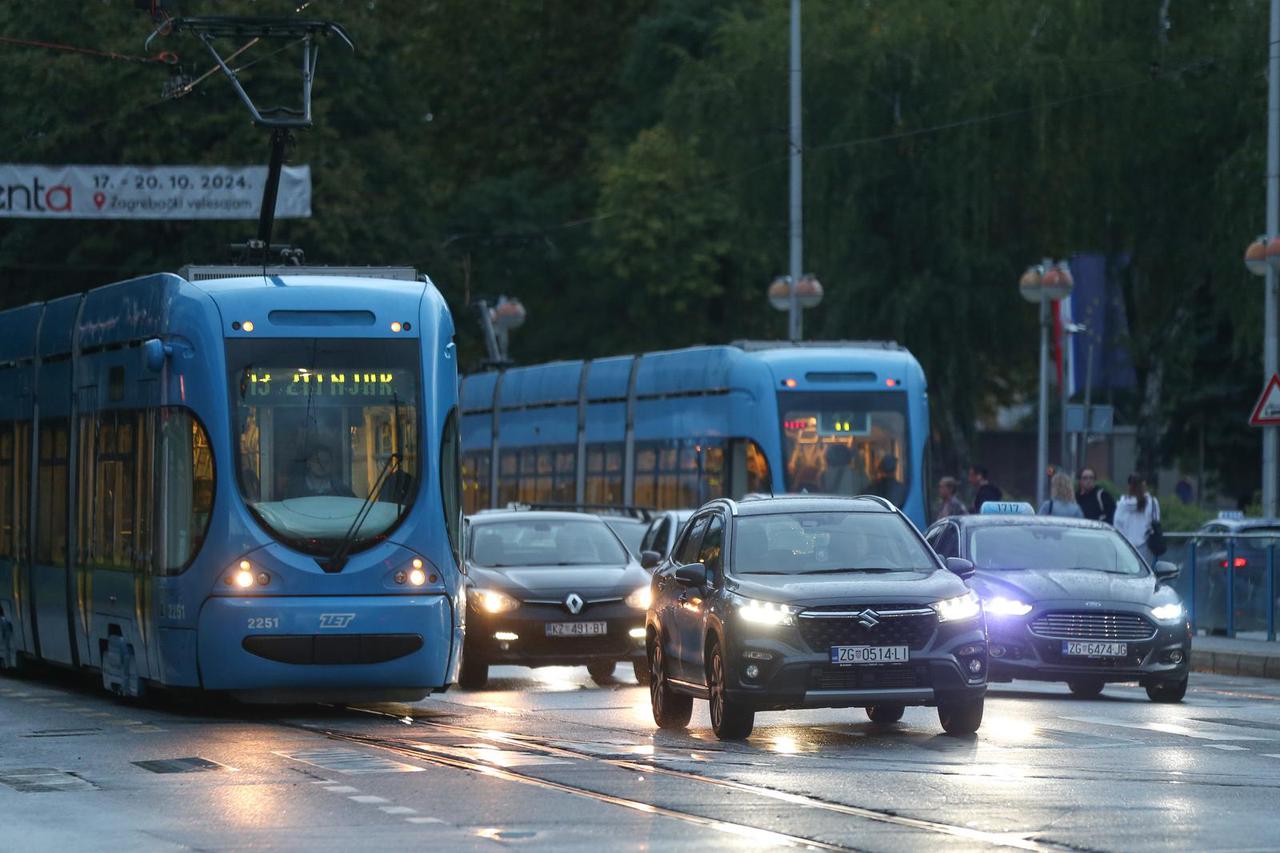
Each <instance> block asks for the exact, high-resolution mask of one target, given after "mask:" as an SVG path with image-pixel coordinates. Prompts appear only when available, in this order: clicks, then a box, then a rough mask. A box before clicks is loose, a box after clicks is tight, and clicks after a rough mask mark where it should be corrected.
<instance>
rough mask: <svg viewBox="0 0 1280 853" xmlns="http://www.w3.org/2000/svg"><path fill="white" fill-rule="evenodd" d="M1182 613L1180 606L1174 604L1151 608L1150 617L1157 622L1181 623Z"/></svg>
mask: <svg viewBox="0 0 1280 853" xmlns="http://www.w3.org/2000/svg"><path fill="white" fill-rule="evenodd" d="M1182 612H1183V611H1182V605H1181V604H1178V603H1176V602H1175V603H1173V604H1161V605H1160V606H1159V607H1153V608H1151V615H1152V616H1154V617H1156V621H1157V622H1181V621H1182Z"/></svg>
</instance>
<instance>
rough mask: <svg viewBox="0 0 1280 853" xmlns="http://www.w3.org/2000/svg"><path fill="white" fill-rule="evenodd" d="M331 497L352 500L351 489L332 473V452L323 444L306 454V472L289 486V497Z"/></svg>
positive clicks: (314, 446)
mask: <svg viewBox="0 0 1280 853" xmlns="http://www.w3.org/2000/svg"><path fill="white" fill-rule="evenodd" d="M323 495H331V496H333V497H339V498H354V497H355V494H354V493H353V492H352V491H351V487H350V486H348V485H347V484H346V483H344V482H342V480H341V479H340V478H339V476H338V475H337V474H336V473H335V472H334V460H333V451H331V450H330V449H329V448H328V447H326V446H325V445H323V444H316V445H312V447H311V449H310V451H309V452H308V453H307V462H306V471H305V473H304V474H303V475H302V476H301V477H295V478H294V480H293V482H292V483H291V484H290V489H289V497H291V498H306V497H316V496H323Z"/></svg>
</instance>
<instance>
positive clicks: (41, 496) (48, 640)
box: [28, 418, 75, 664]
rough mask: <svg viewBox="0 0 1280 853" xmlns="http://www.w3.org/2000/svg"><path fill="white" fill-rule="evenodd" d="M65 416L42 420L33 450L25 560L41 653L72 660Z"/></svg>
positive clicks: (67, 455) (57, 659)
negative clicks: (32, 495) (28, 544)
mask: <svg viewBox="0 0 1280 853" xmlns="http://www.w3.org/2000/svg"><path fill="white" fill-rule="evenodd" d="M68 431H69V430H68V421H67V419H66V418H58V419H52V420H41V422H40V429H39V432H38V433H37V441H36V453H35V471H34V472H33V473H34V480H35V502H34V505H33V506H32V512H31V515H30V518H31V520H32V523H31V533H32V534H34V535H32V536H31V540H32V541H31V544H32V547H31V549H30V552H29V553H30V555H31V557H32V559H31V562H30V563H28V566H29V569H30V572H31V578H32V587H33V589H34V592H35V605H36V631H37V632H38V634H39V637H40V656H41V657H42V658H44V659H45V660H50V661H56V662H58V663H66V664H72V663H74V662H75V660H74V658H73V657H72V651H71V625H72V621H71V616H70V615H69V612H68V609H67V608H68V603H69V592H70V588H71V584H70V578H69V562H68V560H67V515H68V503H67V461H68V459H69V451H68V441H69V436H68Z"/></svg>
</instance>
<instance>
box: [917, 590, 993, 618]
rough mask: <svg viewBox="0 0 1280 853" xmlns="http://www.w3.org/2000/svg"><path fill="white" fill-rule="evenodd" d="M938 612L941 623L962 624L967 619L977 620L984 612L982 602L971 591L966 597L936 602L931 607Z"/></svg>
mask: <svg viewBox="0 0 1280 853" xmlns="http://www.w3.org/2000/svg"><path fill="white" fill-rule="evenodd" d="M929 606H930V607H932V608H933V609H934V610H936V611H938V621H939V622H962V621H964V620H965V619H976V618H977V617H978V614H979V613H981V612H982V601H981V599H979V598H978V594H977V593H976V592H974V591H973V590H969V591H968V592H966V593H965V594H964V595H957V596H956V597H955V598H948V599H945V600H943V601H936V602H934V603H933V604H931V605H929Z"/></svg>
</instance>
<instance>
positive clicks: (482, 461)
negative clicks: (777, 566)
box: [462, 341, 929, 528]
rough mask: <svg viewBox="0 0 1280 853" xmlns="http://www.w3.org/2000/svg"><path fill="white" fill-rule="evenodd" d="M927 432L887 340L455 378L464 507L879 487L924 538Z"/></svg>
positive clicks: (620, 359)
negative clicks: (458, 383)
mask: <svg viewBox="0 0 1280 853" xmlns="http://www.w3.org/2000/svg"><path fill="white" fill-rule="evenodd" d="M928 433H929V408H928V397H927V393H926V386H925V377H924V372H923V371H922V370H921V368H920V364H919V362H917V361H916V359H915V357H914V356H912V355H911V353H910V352H908V351H907V350H906V349H904V348H902V347H900V346H898V345H897V344H894V343H886V342H866V341H860V342H835V341H831V342H814V343H810V344H804V345H799V346H796V345H792V344H787V343H774V342H751V341H743V342H739V343H735V344H733V345H730V346H704V347H693V348H690V349H683V350H675V351H671V352H653V353H645V354H643V355H630V356H617V357H612V358H600V359H595V360H592V361H563V362H553V363H550V364H542V365H537V366H532V367H520V368H510V369H507V370H505V371H500V372H487V373H478V374H474V375H472V376H468V377H467V378H466V379H465V380H464V381H463V385H462V445H463V494H464V500H463V503H464V506H465V508H466V511H467V512H469V513H470V512H474V511H476V510H477V509H481V508H484V507H493V506H504V505H506V504H507V503H510V502H529V503H534V502H536V503H547V502H551V503H556V502H560V503H566V504H569V503H579V504H582V503H586V504H610V505H635V506H647V507H654V508H658V509H667V508H679V507H696V506H699V505H700V504H702V503H703V502H705V501H707V500H710V499H711V498H715V497H721V496H726V495H727V496H731V497H741V496H742V495H743V494H745V493H748V492H770V493H775V494H778V493H783V492H822V493H831V494H862V493H878V494H881V495H883V496H885V497H887V498H890V499H891V500H893V501H894V502H895V503H896V504H897V505H899V506H900V507H902V509H903V511H904V512H906V514H907V515H908V517H910V518H911V519H912V521H914V522H915V523H916V524H917V525H918V526H920V527H922V528H923V527H924V525H925V520H926V518H925V516H926V501H927V496H926V494H925V488H924V482H925V472H924V467H925V446H926V442H927V441H928V438H929V434H928Z"/></svg>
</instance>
